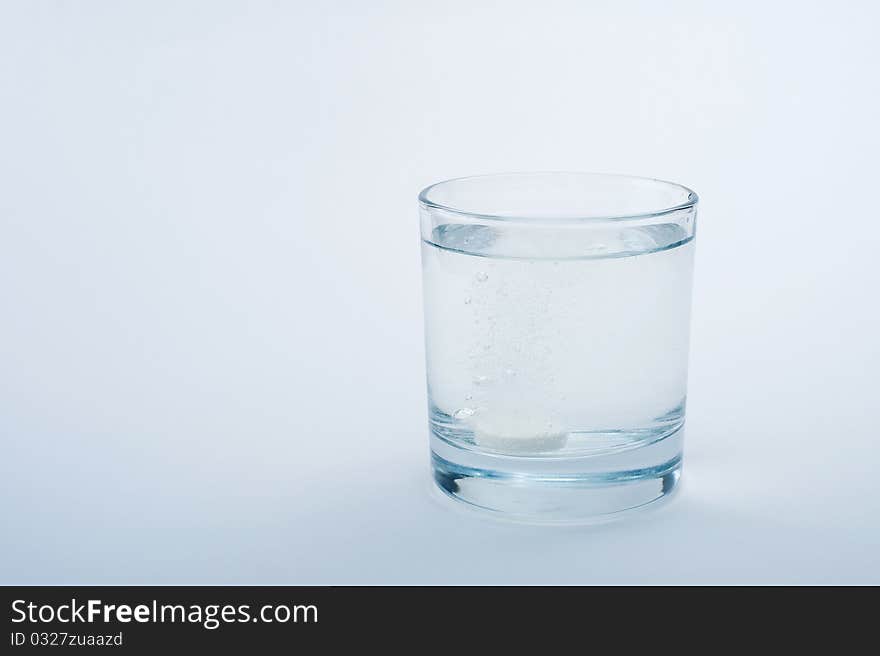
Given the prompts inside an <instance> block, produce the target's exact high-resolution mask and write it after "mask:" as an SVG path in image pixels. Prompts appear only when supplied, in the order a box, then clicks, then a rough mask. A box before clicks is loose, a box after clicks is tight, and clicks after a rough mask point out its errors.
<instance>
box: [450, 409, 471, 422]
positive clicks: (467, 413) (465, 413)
mask: <svg viewBox="0 0 880 656" xmlns="http://www.w3.org/2000/svg"><path fill="white" fill-rule="evenodd" d="M475 412H476V410H474V409H473V408H459V409H458V410H456V411H455V412H453V413H452V416H453V417H454V418H455V419H467V418H468V417H473V416H474V413H475Z"/></svg>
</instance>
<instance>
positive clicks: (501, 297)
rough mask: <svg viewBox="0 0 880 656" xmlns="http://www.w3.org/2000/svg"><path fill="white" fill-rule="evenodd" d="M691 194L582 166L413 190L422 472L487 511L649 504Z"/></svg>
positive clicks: (676, 417)
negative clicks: (424, 429)
mask: <svg viewBox="0 0 880 656" xmlns="http://www.w3.org/2000/svg"><path fill="white" fill-rule="evenodd" d="M697 200H698V199H697V195H696V194H695V193H694V192H693V191H691V190H690V189H687V188H686V187H683V186H681V185H678V184H674V183H671V182H664V181H661V180H654V179H650V178H639V177H632V176H620V175H605V174H594V173H511V174H498V175H487V176H476V177H469V178H459V179H455V180H449V181H446V182H440V183H437V184H434V185H432V186H430V187H428V188H426V189H425V190H423V191H422V192H421V194H420V195H419V206H420V215H421V237H422V265H423V283H424V307H425V342H426V358H427V383H428V412H429V428H430V445H431V459H432V466H433V475H434V481H435V482H436V484H437V486H438V487H439V489H440V490H442V491H443V492H445V493H446V494H447V495H449V496H450V497H452V498H454V499H457V500H459V501H461V502H464V503H466V504H469V505H471V506H474V507H477V508H480V509H483V510H486V511H490V512H492V513H495V514H497V515H499V516H502V517H508V518H512V519H520V520H526V521H537V522H560V523H564V522H590V521H596V520H602V519H606V518H611V517H616V516H618V515H619V514H620V513H623V512H628V511H632V510H635V509H637V508H641V507H644V506H646V505H648V504H655V503H656V502H659V501H661V500H663V499H666V498H668V497H669V495H670V494H671V493H672V492H673V490H674V489H675V488H676V484H677V482H678V480H679V476H680V473H681V467H682V445H683V437H684V431H683V428H684V420H685V400H686V392H687V361H688V332H689V322H690V305H691V278H692V272H693V257H694V236H695V228H696V216H697Z"/></svg>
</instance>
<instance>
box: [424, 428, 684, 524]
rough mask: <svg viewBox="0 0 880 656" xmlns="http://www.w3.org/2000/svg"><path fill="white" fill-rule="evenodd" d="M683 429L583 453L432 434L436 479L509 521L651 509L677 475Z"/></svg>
mask: <svg viewBox="0 0 880 656" xmlns="http://www.w3.org/2000/svg"><path fill="white" fill-rule="evenodd" d="M683 441H684V429H683V427H678V428H676V429H675V430H674V431H673V432H671V433H669V434H667V435H665V436H662V437H659V439H657V438H655V439H653V440H651V441H649V442H647V443H646V444H645V445H644V446H640V447H636V448H633V445H632V444H631V445H630V446H629V448H627V449H625V450H617V451H615V450H611V451H607V452H599V453H593V454H591V455H589V456H584V457H576V458H572V457H568V458H560V457H521V456H510V455H500V454H497V453H480V452H477V451H474V450H472V449H463V448H461V447H459V446H456V445H454V444H452V443H450V442H448V441H447V440H445V439H443V437H440V436H438V435H437V434H436V433H432V434H431V461H432V465H433V469H434V482H435V483H436V484H437V486H438V487H439V488H440V490H441V491H442V492H444V493H445V494H446V495H447V496H449V497H451V498H453V499H455V500H457V501H461V502H463V503H465V504H467V505H468V506H470V507H472V508H475V509H479V510H482V511H486V512H489V513H491V514H493V515H495V516H497V517H499V518H503V519H510V520H514V521H525V522H533V523H549V524H588V523H597V522H604V521H608V520H612V519H617V518H619V517H623V516H626V515H628V514H630V513H632V512H634V511H636V510H641V509H646V508H647V507H651V508H653V507H655V506H657V505H659V502H661V501H663V500H666V499H668V498H669V497H670V495H671V494H672V493H673V491H674V490H675V489H676V486H677V483H678V480H679V477H680V475H681V465H682V457H681V453H682V445H683Z"/></svg>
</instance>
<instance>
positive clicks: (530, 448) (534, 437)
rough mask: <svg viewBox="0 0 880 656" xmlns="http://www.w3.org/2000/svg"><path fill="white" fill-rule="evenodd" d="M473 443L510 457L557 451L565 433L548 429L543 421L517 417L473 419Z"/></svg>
mask: <svg viewBox="0 0 880 656" xmlns="http://www.w3.org/2000/svg"><path fill="white" fill-rule="evenodd" d="M474 419H475V421H473V424H472V425H473V430H474V442H476V444H477V446H481V447H483V448H486V449H491V450H492V451H500V452H502V453H508V454H511V455H515V454H520V455H527V454H538V453H547V452H552V451H558V450H559V449H562V448H563V447H564V446H565V443H566V441H567V439H568V433H567V432H565V431H561V430H559V429H558V428H557V427H554V426H548V424H547V422H546V421H537V420H536V419H535V418H530V417H524V416H522V415H519V416H518V415H517V414H507V413H505V414H502V415H500V416H496V417H492V416H486V415H484V416H483V417H479V418H477V417H474Z"/></svg>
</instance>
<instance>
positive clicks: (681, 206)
mask: <svg viewBox="0 0 880 656" xmlns="http://www.w3.org/2000/svg"><path fill="white" fill-rule="evenodd" d="M554 175H563V176H585V177H594V178H606V179H609V178H610V179H616V180H630V181H633V182H652V183H660V184H661V185H664V186H667V187H670V188H674V189H677V190H679V191H681V192H684V193H685V194H686V196H687V200H686V201H685V202H682V203H678V204H675V205H670V206H666V207H658V208H657V209H652V210H649V211H644V212H632V213H620V214H595V215H583V216H571V217H568V216H567V217H553V218H552V219H550V221H551V222H553V223H558V222H561V223H592V222H601V221H637V220H645V219H653V218H657V217H662V216H666V215H668V214H673V213H675V212H681V211H682V210H688V209H691V208H694V207H696V206H697V204H698V203H699V201H700V197H699V196H698V195H697V193H696V192H695V191H694V190H693V189H690V188H689V187H686V186H684V185H683V184H679V183H677V182H671V181H669V180H661V179H659V178H651V177H647V176H640V175H628V174H625V173H602V172H596V171H510V172H506V173H505V172H502V173H484V174H479V175H467V176H462V177H458V178H449V179H448V180H441V181H440V182H435V183H433V184H430V185H428V186H427V187H425V188H424V189H422V191H421V192H419V197H418V199H419V205H421V206H422V207H423V208H425V209H428V210H439V211H442V212H449V213H452V214H456V215H458V216H464V217H470V218H474V219H478V220H481V221H503V222H505V223H547V221H548V219H547V218H546V217H541V216H538V215H532V216H523V215H516V214H508V213H483V212H474V211H470V210H463V209H460V208H457V207H454V206H452V205H447V204H444V203H440V202H437V201H434V200H431V199H430V198H429V196H430V194H431V192H432V191H434V190H436V189H438V188H439V187H441V186H444V185H450V184H453V183H456V182H468V181H473V180H488V179H490V178H505V177H518V176H554Z"/></svg>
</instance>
